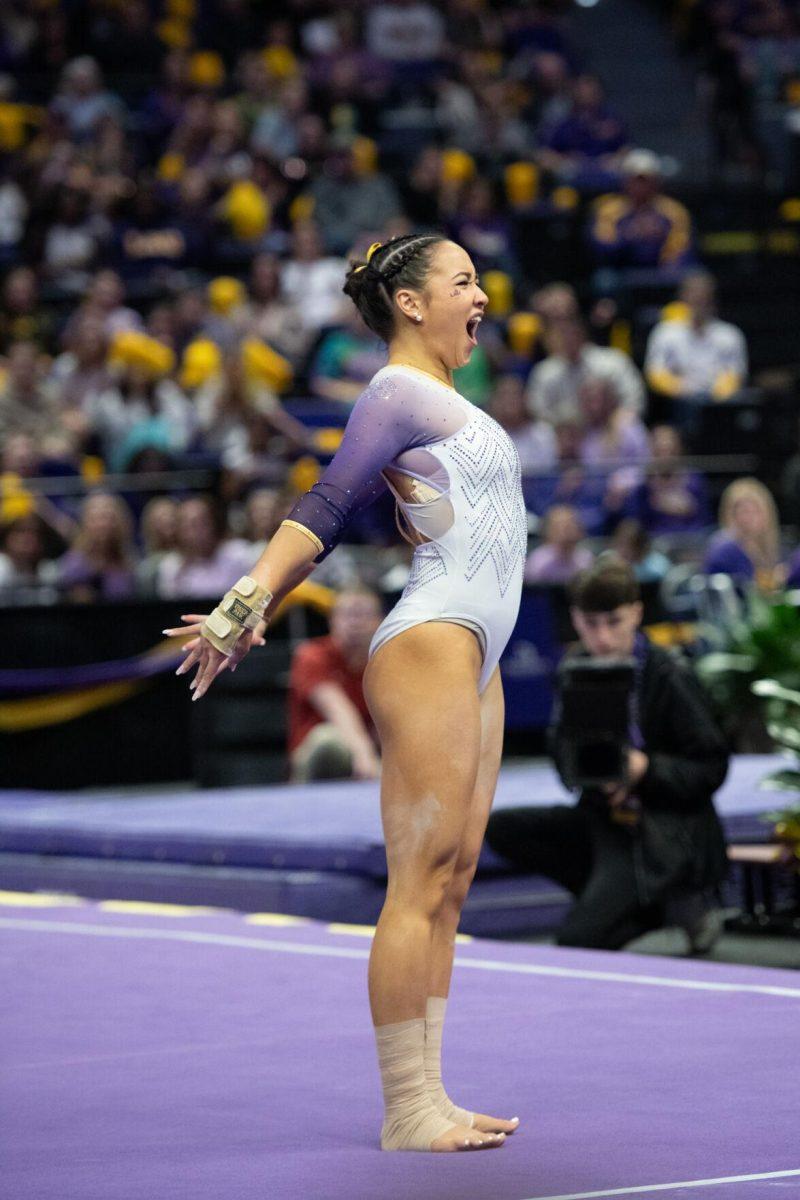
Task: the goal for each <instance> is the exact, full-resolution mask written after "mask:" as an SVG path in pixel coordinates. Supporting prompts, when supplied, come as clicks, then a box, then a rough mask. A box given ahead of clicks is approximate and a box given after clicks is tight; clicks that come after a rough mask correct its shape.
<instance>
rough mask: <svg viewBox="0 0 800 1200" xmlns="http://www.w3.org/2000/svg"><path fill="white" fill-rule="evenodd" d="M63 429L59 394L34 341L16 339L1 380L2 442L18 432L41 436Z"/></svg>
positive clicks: (40, 437)
mask: <svg viewBox="0 0 800 1200" xmlns="http://www.w3.org/2000/svg"><path fill="white" fill-rule="evenodd" d="M59 432H60V420H59V403H58V395H57V392H56V390H55V388H54V386H53V384H52V383H51V382H50V381H48V379H47V372H46V360H45V359H44V357H43V355H42V354H40V352H39V349H38V347H37V346H36V345H35V344H34V343H33V342H14V343H13V345H12V346H11V347H10V349H9V352H8V357H7V359H6V374H5V379H3V380H2V382H0V442H1V441H3V440H4V439H6V438H8V437H10V436H11V435H12V434H15V433H29V434H30V435H31V437H34V438H36V439H38V440H39V441H40V442H41V440H42V439H44V438H46V437H48V436H49V435H55V434H58V433H59Z"/></svg>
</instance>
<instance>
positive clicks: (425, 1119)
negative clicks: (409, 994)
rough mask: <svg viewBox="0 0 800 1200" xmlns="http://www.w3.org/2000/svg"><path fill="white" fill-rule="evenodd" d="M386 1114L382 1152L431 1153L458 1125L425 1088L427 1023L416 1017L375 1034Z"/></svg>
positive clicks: (383, 1026) (386, 1027) (388, 1026)
mask: <svg viewBox="0 0 800 1200" xmlns="http://www.w3.org/2000/svg"><path fill="white" fill-rule="evenodd" d="M375 1040H376V1042H377V1044H378V1065H379V1067H380V1072H381V1083H382V1084H383V1102H384V1105H385V1109H386V1113H385V1117H384V1122H383V1128H382V1130H381V1148H382V1149H383V1150H430V1148H431V1145H432V1143H433V1142H435V1141H436V1139H437V1138H439V1137H441V1136H442V1134H443V1133H447V1131H448V1129H452V1128H453V1125H454V1124H456V1122H454V1121H451V1120H449V1119H448V1118H447V1117H444V1116H442V1114H441V1112H439V1110H438V1109H437V1108H436V1107H435V1105H434V1103H433V1101H432V1100H431V1097H430V1095H429V1094H428V1089H427V1087H426V1084H425V1067H424V1062H423V1055H424V1052H425V1020H424V1018H423V1017H417V1018H415V1019H413V1020H411V1021H400V1022H398V1023H397V1024H396V1025H380V1026H378V1028H377V1029H376V1030H375Z"/></svg>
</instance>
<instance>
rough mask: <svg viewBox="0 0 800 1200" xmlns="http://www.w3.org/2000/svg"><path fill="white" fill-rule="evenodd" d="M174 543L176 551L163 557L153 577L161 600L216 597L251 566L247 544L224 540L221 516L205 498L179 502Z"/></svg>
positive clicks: (209, 499) (235, 540) (228, 538)
mask: <svg viewBox="0 0 800 1200" xmlns="http://www.w3.org/2000/svg"><path fill="white" fill-rule="evenodd" d="M176 543H177V545H176V549H174V550H171V551H168V552H167V553H166V554H165V555H164V558H163V559H162V561H161V565H160V567H159V569H158V573H157V576H156V589H157V591H158V594H159V596H160V597H161V598H162V599H170V600H172V599H176V598H178V597H186V598H188V597H190V596H191V597H199V598H204V597H207V596H216V595H217V594H218V593H220V592H225V591H227V590H228V588H229V587H230V586H231V585H232V584H234V583H235V582H236V580H237V579H238V578H239V577H240V576H241V575H246V574H247V572H248V571H249V569H250V567H251V566H252V561H251V551H250V546H249V544H248V543H247V542H245V541H241V540H240V539H234V538H230V537H228V536H227V531H226V527H225V522H224V520H223V518H222V515H221V513H220V511H219V509H218V507H217V505H216V504H215V502H214V501H213V500H212V499H211V497H209V496H194V497H192V498H191V499H189V500H183V501H182V502H181V504H180V506H179V508H178V515H177V533H176Z"/></svg>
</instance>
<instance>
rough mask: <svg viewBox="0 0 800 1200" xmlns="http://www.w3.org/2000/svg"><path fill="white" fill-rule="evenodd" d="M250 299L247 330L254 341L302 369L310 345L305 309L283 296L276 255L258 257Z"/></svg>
mask: <svg viewBox="0 0 800 1200" xmlns="http://www.w3.org/2000/svg"><path fill="white" fill-rule="evenodd" d="M249 292H250V299H249V302H248V304H247V307H246V310H245V319H244V323H245V328H246V330H247V332H248V333H249V334H250V335H251V336H252V337H257V338H260V339H261V340H262V341H264V342H266V343H267V345H269V346H272V347H273V349H274V350H277V351H278V353H279V354H282V355H283V356H284V358H288V359H289V361H290V362H291V363H292V365H293V366H294V367H295V368H297V367H299V366H300V364H301V362H302V360H303V358H304V356H305V354H306V352H307V350H308V349H309V344H310V333H309V330H308V329H307V328H306V326H305V325H304V323H303V314H302V309H301V307H300V306H299V305H297V304H292V303H290V301H289V300H288V298H287V297H286V295H285V294H284V290H283V284H282V280H281V263H280V259H278V258H277V257H276V255H274V254H257V255H256V257H255V258H254V259H253V262H252V264H251V267H250V284H249Z"/></svg>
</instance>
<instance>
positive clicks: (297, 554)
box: [178, 380, 431, 700]
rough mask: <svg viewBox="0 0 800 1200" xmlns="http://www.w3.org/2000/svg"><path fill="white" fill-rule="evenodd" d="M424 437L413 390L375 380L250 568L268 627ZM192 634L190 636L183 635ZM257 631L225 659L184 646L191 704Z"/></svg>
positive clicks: (199, 641)
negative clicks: (387, 472)
mask: <svg viewBox="0 0 800 1200" xmlns="http://www.w3.org/2000/svg"><path fill="white" fill-rule="evenodd" d="M429 421H430V416H429V417H428V422H429ZM430 437H431V434H430V425H429V423H428V424H427V425H426V422H425V420H424V419H423V417H422V409H421V406H420V403H419V401H418V400H416V402H415V396H414V389H413V385H411V384H409V383H408V382H405V381H404V382H403V383H400V384H398V383H397V382H395V381H394V380H391V381H385V380H381V381H378V382H373V383H371V384H370V385H369V386H368V387H367V388H366V389H365V391H364V392H363V393H362V394H361V397H360V398H359V400H358V403H357V404H356V406H355V408H354V409H353V412H352V413H351V415H350V419H349V421H348V423H347V428H346V429H345V433H344V437H343V439H342V444H341V446H340V447H339V449H338V451H337V452H336V455H335V457H334V459H333V461H332V462H331V463H330V465H329V466H328V467H327V469H326V470H325V472H324V474H323V475H322V478H321V479H320V480H319V482H318V483H316V484H314V486H313V487H312V488H311V490H310V491H308V492H306V493H305V495H304V496H301V497H300V499H299V500H298V501H297V503H296V504H295V506H294V508H293V509H292V510H291V512H290V513H289V515H288V517H287V518H286V520H285V521H284V522H283V524H282V525H281V526H280V527H279V528H278V530H277V531H276V533H275V535H274V536H273V538H272V539H271V541H270V542H269V544H268V545H267V547H266V549H265V550H264V552H263V553H262V555H261V557H260V558H259V560H258V562H257V563H256V564H255V566H254V567H253V569H252V570H251V571H250V579H252V580H253V581H254V582H255V584H256V586H257V588H258V589H263V591H265V592H266V593H268V594H269V596H270V599H269V603H268V606H267V608H266V611H265V612H264V618H265V619H266V621H267V622H268V621H269V617H270V615H271V614H272V612H273V611H274V609H275V608H276V607H277V605H278V604H279V603H280V601H281V600H282V599H283V598H284V597H285V596H286V595H287V594H288V593H289V592H290V591H292V589H293V588H295V587H296V586H297V584H298V583H300V582H301V581H302V580H303V579H305V578H306V576H308V575H309V574H310V573H311V571H312V570H313V569H314V565H315V562H316V561H318V560H319V559H320V558H321V557H322V556H324V555H326V554H328V553H330V551H331V550H332V549H333V547H334V546H335V545H336V544H337V543H338V541H339V539H340V538H341V536H342V533H343V531H344V529H345V527H346V525H347V523H348V522H349V521H350V519H351V518H352V517H353V516H354V515H355V513H356V512H357V511H359V509H360V508H363V507H365V505H366V504H368V503H370V502H371V501H372V500H374V499H376V498H377V496H378V495H380V493H381V492H382V491H383V490H384V486H385V485H384V483H383V480H382V478H381V474H380V473H381V470H382V469H383V468H384V467H385V466H387V465H388V464H389V463H390V462H392V461H393V459H395V458H396V457H397V456H398V455H399V454H401V453H402V452H403V450H406V449H409V448H410V447H412V446H417V445H422V444H424V442H425V441H426V440H430ZM259 594H262V593H261V592H260V593H259ZM190 631H191V632H194V630H184V631H183V632H190ZM262 631H263V629H262V628H261V627H260V628H259V630H258V631H250V630H247V631H245V632H243V633H242V635H241V636H240V637H239V639H238V641H237V643H236V646H235V649H234V650H233V653H228V654H224V653H222V651H220V650H218V649H217V648H216V647H215V646H213V645H212V644H211V643H210V642H209V641H208V640H207V638H206V637H205V636H199V637H197V638H196V639H195V640H194V641H193V642H192V643H189V645H188V647H187V653H186V658H185V660H184V662H183V663H182V664H181V667H180V668H179V672H178V673H179V674H185V673H186V672H187V671H188V670H190V669H191V668H192V667H193V666H194V665H195V663H197V667H198V669H197V674H196V676H195V679H194V681H193V683H192V685H191V686H192V690H193V693H194V694H193V699H195V700H198V699H199V698H200V697H201V696H203V695H205V693H206V692H207V691H208V688H209V687H210V686H211V683H212V682H213V680H214V679H215V678H216V676H217V675H218V674H219V673H220V672H221V671H223V670H225V668H226V667H233V668H235V667H236V666H237V665H238V663H239V662H240V661H241V659H242V658H243V657H244V655H245V654H246V653H247V651H248V650H249V649H250V647H251V645H252V644H253V641H254V640H258V638H254V633H258V634H259V635H260V633H261V632H262ZM197 632H199V631H197Z"/></svg>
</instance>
